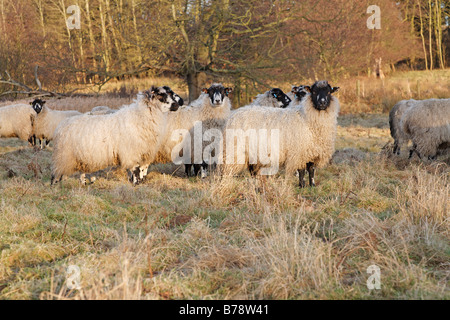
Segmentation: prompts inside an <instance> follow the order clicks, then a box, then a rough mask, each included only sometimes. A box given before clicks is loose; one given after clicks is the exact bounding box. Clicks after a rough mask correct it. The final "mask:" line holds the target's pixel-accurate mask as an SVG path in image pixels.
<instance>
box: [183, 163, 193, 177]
mask: <svg viewBox="0 0 450 320" xmlns="http://www.w3.org/2000/svg"><path fill="white" fill-rule="evenodd" d="M184 172H185V173H186V176H188V177H190V176H191V175H192V173H191V172H192V164H185V165H184Z"/></svg>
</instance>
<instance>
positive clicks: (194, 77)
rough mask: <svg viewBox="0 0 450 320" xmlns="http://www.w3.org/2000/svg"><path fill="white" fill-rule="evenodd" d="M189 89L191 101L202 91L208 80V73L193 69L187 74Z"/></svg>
mask: <svg viewBox="0 0 450 320" xmlns="http://www.w3.org/2000/svg"><path fill="white" fill-rule="evenodd" d="M186 82H187V84H188V89H189V103H191V102H192V101H194V100H195V99H197V98H198V97H199V96H200V94H201V93H202V86H203V85H204V83H205V82H206V74H204V73H203V72H196V71H191V72H189V73H188V74H187V76H186Z"/></svg>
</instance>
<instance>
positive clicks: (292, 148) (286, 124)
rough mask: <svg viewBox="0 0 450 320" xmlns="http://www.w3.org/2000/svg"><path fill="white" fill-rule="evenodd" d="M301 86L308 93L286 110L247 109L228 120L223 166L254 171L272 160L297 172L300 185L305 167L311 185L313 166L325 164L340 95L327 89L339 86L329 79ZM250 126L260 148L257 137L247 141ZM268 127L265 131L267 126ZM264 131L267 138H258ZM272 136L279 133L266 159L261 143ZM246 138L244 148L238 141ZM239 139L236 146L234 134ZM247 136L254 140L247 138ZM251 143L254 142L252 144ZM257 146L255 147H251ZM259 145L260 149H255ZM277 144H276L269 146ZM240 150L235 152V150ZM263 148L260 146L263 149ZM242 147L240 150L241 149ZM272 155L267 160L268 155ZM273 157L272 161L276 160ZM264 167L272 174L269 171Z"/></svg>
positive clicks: (331, 141) (334, 133) (312, 183)
mask: <svg viewBox="0 0 450 320" xmlns="http://www.w3.org/2000/svg"><path fill="white" fill-rule="evenodd" d="M305 89H306V90H307V91H309V92H310V94H308V95H307V96H306V97H305V99H303V101H302V103H301V104H300V105H297V106H294V107H290V108H287V109H285V110H282V109H276V108H267V107H255V108H251V109H250V108H246V109H243V110H239V109H238V110H237V111H236V112H234V113H233V114H232V115H231V117H230V118H229V120H228V121H227V123H226V126H225V129H224V134H225V142H226V144H225V145H226V146H225V150H224V151H225V152H224V153H223V154H224V171H225V172H230V173H234V172H236V171H242V170H243V169H245V168H246V167H247V168H248V169H249V170H250V172H251V173H253V174H255V173H257V172H258V171H259V170H262V168H263V166H264V165H268V164H269V163H270V165H271V166H272V167H271V168H274V166H275V169H276V171H278V166H283V167H285V170H286V173H288V174H291V173H295V172H296V171H297V172H298V174H299V186H300V187H304V186H305V182H304V176H305V173H306V172H305V169H306V170H308V172H309V182H310V185H311V186H314V171H315V167H323V166H325V165H326V164H328V163H329V161H330V159H331V157H332V155H333V152H334V144H335V139H336V128H337V116H338V113H339V108H340V106H339V100H338V99H337V98H336V97H334V96H332V95H331V94H332V93H334V92H337V90H338V89H339V88H337V87H333V88H332V87H331V86H330V85H329V84H328V82H327V81H317V82H315V83H314V85H312V86H311V87H309V86H306V87H305ZM251 130H255V131H254V132H256V131H258V130H259V134H260V135H259V141H258V142H259V147H258V146H256V145H255V143H256V142H252V143H250V141H249V143H248V144H245V137H246V136H247V137H250V134H251V132H252V131H251ZM265 130H267V131H265ZM261 132H265V136H264V138H265V139H261ZM269 134H270V137H271V138H270V140H272V139H273V137H277V134H278V137H279V141H277V140H276V139H275V140H272V142H273V141H275V142H276V143H275V144H272V146H271V147H270V152H269V151H268V150H269V149H268V148H267V145H268V144H265V145H266V147H265V150H267V151H268V155H267V156H266V159H262V155H261V146H262V145H261V143H265V142H266V140H268V139H267V138H268V136H269ZM242 137H243V139H244V141H242V140H241V142H244V147H242V145H239V138H242ZM235 138H237V140H238V144H237V145H236V144H235V143H234V142H235V141H234V139H235ZM249 140H252V139H251V138H249ZM252 146H253V147H252ZM255 146H256V147H255ZM253 148H257V149H258V151H259V153H258V155H255V153H252V152H250V151H251V150H253V152H255V150H256V149H253ZM273 148H277V149H273ZM238 149H240V151H241V153H240V152H239V150H238ZM263 149H264V148H263ZM236 151H238V152H236ZM242 152H243V153H242ZM268 157H270V160H268V159H267V158H268ZM274 162H275V163H274ZM265 172H269V173H268V174H273V173H274V172H273V171H271V170H267V167H265Z"/></svg>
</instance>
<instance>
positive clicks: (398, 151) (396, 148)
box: [393, 142, 400, 155]
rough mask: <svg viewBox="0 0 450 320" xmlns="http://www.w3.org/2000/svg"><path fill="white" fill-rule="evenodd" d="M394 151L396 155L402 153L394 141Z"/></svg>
mask: <svg viewBox="0 0 450 320" xmlns="http://www.w3.org/2000/svg"><path fill="white" fill-rule="evenodd" d="M393 153H394V154H396V155H399V154H400V148H399V146H398V143H397V142H394V150H393Z"/></svg>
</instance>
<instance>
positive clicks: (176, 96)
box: [163, 86, 184, 107]
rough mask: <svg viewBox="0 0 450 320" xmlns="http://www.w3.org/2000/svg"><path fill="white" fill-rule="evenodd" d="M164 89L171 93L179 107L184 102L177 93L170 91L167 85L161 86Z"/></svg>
mask: <svg viewBox="0 0 450 320" xmlns="http://www.w3.org/2000/svg"><path fill="white" fill-rule="evenodd" d="M163 88H164V89H165V90H166V91H168V92H172V93H173V99H174V100H175V101H176V102H177V103H178V105H179V106H180V107H181V106H182V105H183V104H184V101H183V99H182V98H181V97H180V96H179V95H177V94H176V93H175V92H173V91H172V89H170V88H169V87H168V86H164V87H163Z"/></svg>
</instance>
